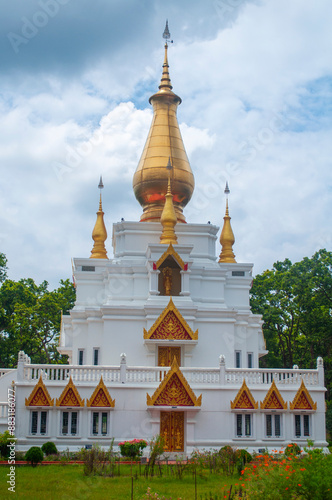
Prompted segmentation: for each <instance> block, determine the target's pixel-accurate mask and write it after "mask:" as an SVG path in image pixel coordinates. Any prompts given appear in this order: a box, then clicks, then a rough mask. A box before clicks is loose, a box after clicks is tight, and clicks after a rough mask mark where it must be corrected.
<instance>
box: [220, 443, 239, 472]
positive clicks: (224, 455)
mask: <svg viewBox="0 0 332 500" xmlns="http://www.w3.org/2000/svg"><path fill="white" fill-rule="evenodd" d="M219 457H220V460H221V468H222V470H223V471H224V473H225V474H228V475H232V474H233V473H234V468H235V465H236V462H237V450H236V449H233V448H232V447H231V446H223V447H222V448H220V450H219Z"/></svg>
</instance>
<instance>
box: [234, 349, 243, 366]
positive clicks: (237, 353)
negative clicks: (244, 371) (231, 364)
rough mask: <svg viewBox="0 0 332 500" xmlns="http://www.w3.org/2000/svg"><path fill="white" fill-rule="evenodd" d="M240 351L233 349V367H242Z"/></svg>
mask: <svg viewBox="0 0 332 500" xmlns="http://www.w3.org/2000/svg"><path fill="white" fill-rule="evenodd" d="M241 365H242V351H235V368H242V366H241Z"/></svg>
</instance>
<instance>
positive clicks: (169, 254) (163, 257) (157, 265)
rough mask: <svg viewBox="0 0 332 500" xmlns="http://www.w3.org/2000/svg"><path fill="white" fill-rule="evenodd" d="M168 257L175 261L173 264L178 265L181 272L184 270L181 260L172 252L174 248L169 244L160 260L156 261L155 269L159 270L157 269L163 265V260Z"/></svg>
mask: <svg viewBox="0 0 332 500" xmlns="http://www.w3.org/2000/svg"><path fill="white" fill-rule="evenodd" d="M169 256H170V257H173V259H174V260H175V262H176V263H177V264H178V266H179V267H181V269H182V271H183V270H184V268H185V263H184V262H183V260H182V259H181V257H180V255H179V254H178V253H177V252H176V251H175V250H174V247H173V245H172V243H170V244H169V246H168V248H167V249H166V251H165V252H164V253H163V254H162V256H161V257H160V259H159V260H157V262H156V268H157V269H159V267H160V266H161V265H162V264H163V262H165V260H166V259H167V257H169Z"/></svg>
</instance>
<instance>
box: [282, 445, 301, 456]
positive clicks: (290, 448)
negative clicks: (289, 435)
mask: <svg viewBox="0 0 332 500" xmlns="http://www.w3.org/2000/svg"><path fill="white" fill-rule="evenodd" d="M284 453H285V455H286V457H289V456H290V455H294V456H296V455H300V453H301V448H300V447H299V445H298V444H296V443H291V444H288V445H287V446H286V448H285V452H284Z"/></svg>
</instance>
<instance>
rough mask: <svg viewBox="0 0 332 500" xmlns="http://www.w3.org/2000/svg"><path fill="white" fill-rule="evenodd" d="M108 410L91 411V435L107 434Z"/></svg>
mask: <svg viewBox="0 0 332 500" xmlns="http://www.w3.org/2000/svg"><path fill="white" fill-rule="evenodd" d="M108 415H109V414H108V412H105V411H94V412H92V435H93V436H106V435H107V434H108Z"/></svg>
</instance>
